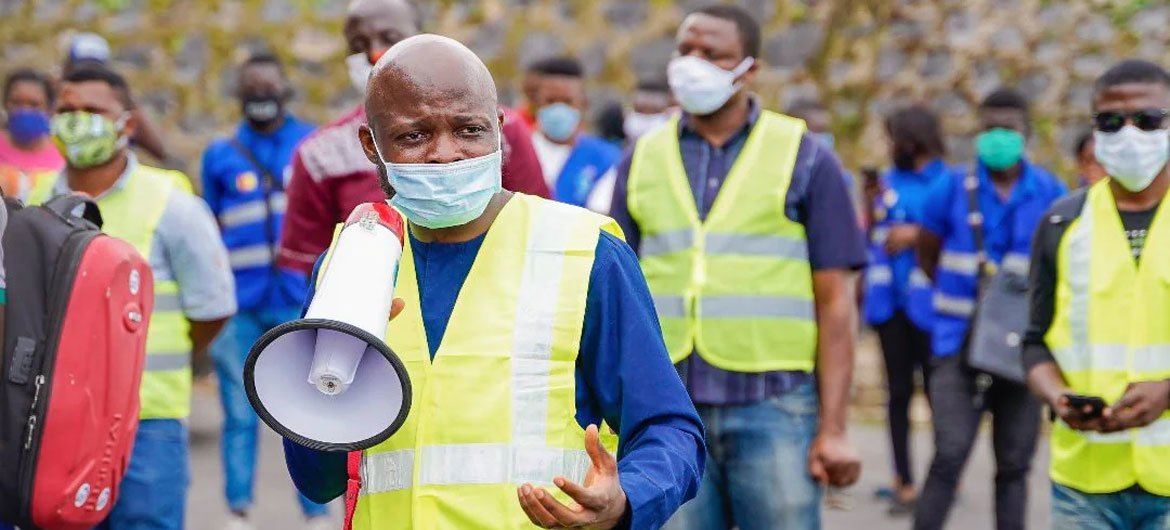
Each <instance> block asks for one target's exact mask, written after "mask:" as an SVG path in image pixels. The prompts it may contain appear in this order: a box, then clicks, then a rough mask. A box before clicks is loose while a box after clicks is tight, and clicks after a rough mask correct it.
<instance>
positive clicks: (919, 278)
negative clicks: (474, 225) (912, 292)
mask: <svg viewBox="0 0 1170 530" xmlns="http://www.w3.org/2000/svg"><path fill="white" fill-rule="evenodd" d="M910 286H911V287H930V277H929V276H927V275H926V273H925V272H923V271H922V269H919V268H915V269H914V270H913V271H912V272H911V273H910Z"/></svg>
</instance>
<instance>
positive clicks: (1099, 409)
mask: <svg viewBox="0 0 1170 530" xmlns="http://www.w3.org/2000/svg"><path fill="white" fill-rule="evenodd" d="M1064 398H1065V399H1067V400H1068V404H1069V407H1070V408H1072V409H1073V411H1074V412H1076V414H1077V415H1078V416H1080V417H1081V418H1082V419H1086V420H1091V419H1093V418H1100V417H1101V414H1102V413H1104V412H1105V400H1104V399H1101V398H1099V397H1097V396H1082V395H1080V394H1065V395H1064ZM1086 410H1087V412H1086Z"/></svg>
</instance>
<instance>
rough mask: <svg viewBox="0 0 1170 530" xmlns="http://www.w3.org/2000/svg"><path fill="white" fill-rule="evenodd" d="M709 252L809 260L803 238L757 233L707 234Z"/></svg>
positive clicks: (806, 245) (707, 249)
mask: <svg viewBox="0 0 1170 530" xmlns="http://www.w3.org/2000/svg"><path fill="white" fill-rule="evenodd" d="M706 243H707V246H706V248H705V249H704V251H705V252H706V253H707V254H733V255H739V256H766V257H770V258H786V259H794V260H802V261H808V244H807V243H806V242H805V241H804V240H803V239H796V238H791V237H784V236H773V235H755V234H707V239H706Z"/></svg>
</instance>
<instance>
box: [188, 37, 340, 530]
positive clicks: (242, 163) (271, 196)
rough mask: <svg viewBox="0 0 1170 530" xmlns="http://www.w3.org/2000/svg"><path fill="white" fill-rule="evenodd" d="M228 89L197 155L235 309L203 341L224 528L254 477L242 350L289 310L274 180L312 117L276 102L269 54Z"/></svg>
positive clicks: (314, 517)
mask: <svg viewBox="0 0 1170 530" xmlns="http://www.w3.org/2000/svg"><path fill="white" fill-rule="evenodd" d="M238 90H239V91H238V93H237V96H238V97H239V100H240V105H241V111H242V114H243V116H244V120H243V123H241V124H240V126H239V128H238V129H237V130H236V133H235V135H233V136H232V137H231V138H225V139H219V140H216V141H215V142H213V143H212V144H211V145H210V146H208V147H207V151H206V152H205V153H204V154H203V193H204V198H205V199H206V200H207V203H208V204H209V205H210V206H211V210H212V211H213V212H214V213H215V215H216V217H217V218H218V220H219V226H220V230H221V231H222V233H223V240H224V243H225V245H226V246H227V248H228V257H229V261H230V263H231V268H232V271H233V272H234V273H235V276H236V296H237V300H238V303H239V307H240V311H239V314H237V315H236V316H235V317H234V318H232V320H231V322H230V323H229V324H228V326H227V328H226V329H225V330H224V332H223V334H222V335H220V337H219V338H218V339H217V340H216V341H215V343H214V344H213V346H212V358H213V359H214V361H215V369H216V375H217V376H218V378H219V389H220V398H221V399H222V401H223V411H224V427H223V442H222V447H221V449H222V452H223V455H222V456H223V465H224V472H225V475H226V486H225V490H226V495H227V501H228V507H229V508H230V509H231V512H232V514H233V516H232V519H231V520H230V521H229V524H228V528H229V529H239V530H245V529H248V528H252V525H251V523H249V522H248V510H249V509H250V508H251V506H252V494H253V488H254V483H255V476H256V451H257V442H256V438H257V425H258V422H257V418H256V415H255V413H254V412H253V411H252V407H251V406H250V405H249V404H248V398H247V396H246V395H245V394H244V383H243V372H244V359H245V358H246V357H247V355H248V351H249V350H250V349H251V348H252V344H253V343H255V342H256V340H257V339H258V338H260V335H262V334H263V333H264V332H265V331H268V330H269V329H271V328H273V327H275V326H277V325H279V324H281V323H284V322H286V321H289V320H293V319H295V318H297V317H298V316H299V313H300V304H301V301H302V300H303V299H304V296H305V289H306V279H305V277H304V275H303V274H300V273H297V272H293V271H289V270H283V269H279V268H277V267H276V264H275V261H274V260H273V257H274V248H275V246H276V244H277V243H278V242H279V241H280V227H281V222H282V220H283V218H284V211H285V204H286V201H285V195H284V185H285V181H286V175H287V174H288V171H289V162H290V161H291V160H292V155H293V150H294V148H295V147H296V146H297V144H298V143H300V141H301V139H303V138H304V137H305V136H307V135H308V134H309V133H310V132H312V130H313V126H312V125H309V124H307V123H304V122H302V121H300V120H297V119H296V118H294V117H293V116H291V115H289V114H288V113H287V111H286V109H285V105H286V104H287V102H288V99H289V96H290V95H291V94H292V88H291V87H290V86H289V82H288V79H287V77H286V76H285V73H284V69H283V67H282V65H281V64H280V62H279V60H278V59H276V58H275V57H273V56H271V55H255V56H253V57H251V58H250V59H248V60H247V61H246V62H245V63H244V65H243V66H242V67H241V68H240V81H239V89H238ZM300 499H301V507H302V509H303V510H304V513H305V516H306V517H307V518H309V519H310V520H311V521H312V522H313V523H314V524H324V523H326V522H327V521H328V519H326V518H324V517H323V516H324V515H326V514H327V511H326V508H325V507H324V506H322V505H319V504H315V503H313V502H311V501H309V500H308V499H306V498H304V497H303V496H302V497H301V498H300Z"/></svg>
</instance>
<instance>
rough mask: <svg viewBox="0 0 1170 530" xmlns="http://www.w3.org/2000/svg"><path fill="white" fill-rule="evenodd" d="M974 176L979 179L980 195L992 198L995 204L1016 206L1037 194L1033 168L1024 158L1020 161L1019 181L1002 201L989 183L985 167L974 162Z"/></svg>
mask: <svg viewBox="0 0 1170 530" xmlns="http://www.w3.org/2000/svg"><path fill="white" fill-rule="evenodd" d="M975 168H976V169H975V174H976V175H977V176H978V177H979V190H980V193H983V194H985V195H986V196H987V197H990V198H993V199H994V200H995V201H996V202H997V203H999V204H1003V205H1005V206H1007V205H1016V204H1019V203H1021V202H1023V201H1025V200H1027V199H1030V198H1032V197H1033V196H1035V195H1036V193H1037V185H1038V184H1037V182H1036V181H1037V179H1038V177H1037V176H1036V174H1035V171H1036V170H1035V166H1033V165H1032V164H1031V163H1030V162H1028V160H1027V159H1026V158H1021V159H1020V180H1019V181H1017V182H1016V185H1015V187H1014V188H1012V194H1011V196H1010V197H1008V200H1007V201H1004V200H1003V198H1002V197H1000V195H999V193H997V192H996V191H995V185H994V183H993V182H992V181H991V175H990V174H989V173H988V171H987V167H986V166H984V165H983V162H979V161H976V162H975Z"/></svg>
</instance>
